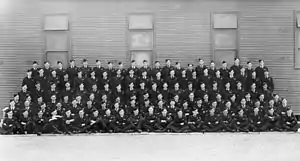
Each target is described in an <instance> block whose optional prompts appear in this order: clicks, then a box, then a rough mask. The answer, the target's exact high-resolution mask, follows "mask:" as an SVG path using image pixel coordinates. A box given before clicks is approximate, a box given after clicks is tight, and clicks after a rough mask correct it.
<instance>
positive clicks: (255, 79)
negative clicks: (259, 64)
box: [245, 71, 261, 91]
mask: <svg viewBox="0 0 300 161" xmlns="http://www.w3.org/2000/svg"><path fill="white" fill-rule="evenodd" d="M253 83H255V84H256V87H257V89H261V81H260V80H259V78H258V77H257V76H256V72H255V71H254V72H252V76H251V77H247V79H246V86H245V87H246V91H250V90H251V85H252V84H253Z"/></svg>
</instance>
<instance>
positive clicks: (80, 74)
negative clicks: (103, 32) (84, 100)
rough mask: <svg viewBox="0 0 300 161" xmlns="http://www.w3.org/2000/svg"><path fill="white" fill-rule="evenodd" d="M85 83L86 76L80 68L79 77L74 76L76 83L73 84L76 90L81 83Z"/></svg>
mask: <svg viewBox="0 0 300 161" xmlns="http://www.w3.org/2000/svg"><path fill="white" fill-rule="evenodd" d="M82 83H84V77H83V75H82V71H80V70H78V72H77V77H75V78H74V85H73V86H72V87H73V89H74V90H75V91H76V90H78V88H79V85H80V84H82Z"/></svg>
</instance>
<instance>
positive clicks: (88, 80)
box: [84, 71, 98, 91]
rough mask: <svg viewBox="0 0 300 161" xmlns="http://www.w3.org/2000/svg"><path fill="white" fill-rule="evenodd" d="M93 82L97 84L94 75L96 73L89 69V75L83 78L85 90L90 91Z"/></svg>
mask: <svg viewBox="0 0 300 161" xmlns="http://www.w3.org/2000/svg"><path fill="white" fill-rule="evenodd" d="M93 84H98V78H97V77H96V73H95V72H94V71H90V76H89V77H87V78H85V81H84V86H85V87H86V90H88V91H90V90H91V89H92V85H93Z"/></svg>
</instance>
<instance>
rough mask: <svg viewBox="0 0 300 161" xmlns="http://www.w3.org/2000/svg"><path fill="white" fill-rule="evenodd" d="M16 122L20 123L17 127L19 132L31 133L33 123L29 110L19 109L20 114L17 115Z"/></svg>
mask: <svg viewBox="0 0 300 161" xmlns="http://www.w3.org/2000/svg"><path fill="white" fill-rule="evenodd" d="M31 116H32V114H31ZM18 122H19V125H20V129H19V132H20V134H33V132H34V127H33V125H34V124H33V120H32V117H30V116H29V111H27V110H21V115H20V117H19V120H18Z"/></svg>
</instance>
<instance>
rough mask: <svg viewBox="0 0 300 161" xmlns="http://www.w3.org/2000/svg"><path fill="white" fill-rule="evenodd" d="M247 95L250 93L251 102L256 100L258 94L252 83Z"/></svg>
mask: <svg viewBox="0 0 300 161" xmlns="http://www.w3.org/2000/svg"><path fill="white" fill-rule="evenodd" d="M249 93H250V95H251V99H252V100H256V99H258V97H259V93H258V90H257V86H256V84H255V83H253V84H252V85H251V88H250V90H249Z"/></svg>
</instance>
